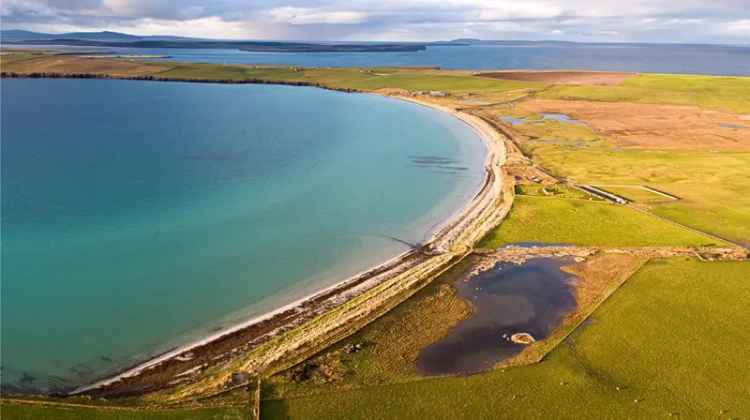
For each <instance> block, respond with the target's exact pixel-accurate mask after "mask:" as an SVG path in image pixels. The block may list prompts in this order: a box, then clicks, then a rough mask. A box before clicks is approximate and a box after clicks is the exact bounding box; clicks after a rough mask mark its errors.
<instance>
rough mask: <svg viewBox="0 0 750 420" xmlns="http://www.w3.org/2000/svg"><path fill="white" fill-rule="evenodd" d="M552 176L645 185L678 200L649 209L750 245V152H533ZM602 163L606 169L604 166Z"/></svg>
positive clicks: (552, 149) (594, 149) (553, 149)
mask: <svg viewBox="0 0 750 420" xmlns="http://www.w3.org/2000/svg"><path fill="white" fill-rule="evenodd" d="M534 156H535V158H536V159H537V160H538V161H539V162H540V163H541V164H542V165H543V166H544V167H545V168H548V169H549V170H550V171H552V172H553V173H555V174H558V175H565V176H567V177H568V178H572V179H575V180H576V181H578V182H583V183H588V184H594V185H597V184H646V185H650V186H653V187H655V188H658V189H660V190H663V191H666V192H669V193H671V194H674V195H676V196H678V197H681V198H682V200H680V201H676V202H665V203H662V204H657V205H654V206H653V207H652V211H653V212H654V213H656V214H659V215H661V216H665V217H668V218H669V219H672V220H675V221H678V222H680V223H683V224H685V225H687V226H691V227H695V228H698V229H701V230H705V231H707V232H710V233H713V234H717V235H720V236H723V237H726V238H729V239H733V240H736V241H741V242H746V243H750V195H748V194H747V193H746V192H747V191H748V188H750V171H748V170H747V168H750V153H747V152H706V151H659V150H616V149H612V148H609V147H591V148H588V149H586V150H585V152H584V153H578V152H577V151H576V150H572V149H566V148H563V147H555V146H549V147H545V148H537V149H536V150H535V152H534ZM603 162H606V165H604V164H602V163H603Z"/></svg>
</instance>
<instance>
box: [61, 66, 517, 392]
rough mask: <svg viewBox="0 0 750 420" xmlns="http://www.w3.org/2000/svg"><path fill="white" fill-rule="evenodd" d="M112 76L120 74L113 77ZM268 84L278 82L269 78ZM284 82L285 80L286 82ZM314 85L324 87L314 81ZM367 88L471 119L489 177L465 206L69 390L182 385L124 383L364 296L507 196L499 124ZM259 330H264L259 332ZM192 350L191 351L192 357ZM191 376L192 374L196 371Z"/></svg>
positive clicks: (438, 249) (265, 336)
mask: <svg viewBox="0 0 750 420" xmlns="http://www.w3.org/2000/svg"><path fill="white" fill-rule="evenodd" d="M112 79H115V78H114V77H113V78H112ZM131 80H132V79H131ZM152 80H153V79H152ZM169 81H184V80H169ZM208 82H210V81H208ZM264 84H273V83H269V82H265V83H264ZM279 84H281V85H284V83H279ZM308 86H310V85H308ZM312 87H319V86H314V85H313V86H312ZM323 88H325V87H323ZM334 90H337V89H334ZM348 92H351V91H348ZM361 93H370V94H374V95H378V96H381V97H387V98H391V99H395V100H402V101H406V102H410V103H413V104H416V105H420V106H424V107H428V108H431V109H433V110H437V111H440V112H444V113H448V114H449V115H451V116H453V117H454V118H457V119H459V120H460V121H461V122H463V123H465V124H467V125H468V126H469V127H470V128H471V129H472V131H473V132H474V133H475V134H476V135H477V137H479V139H480V141H482V142H483V144H484V148H485V160H484V167H485V174H484V179H483V181H482V182H481V183H480V184H479V185H478V187H477V191H476V193H475V194H474V195H473V196H472V198H471V199H470V200H469V201H468V202H466V203H465V204H464V205H463V206H461V207H459V208H458V209H457V210H456V211H455V212H453V214H451V215H450V216H449V217H447V218H446V219H444V220H443V221H441V222H440V223H438V224H436V225H435V227H434V229H433V230H432V232H431V235H430V237H429V239H428V240H427V241H425V242H424V243H423V247H422V249H416V250H414V249H413V250H408V251H405V252H402V253H400V254H398V255H396V256H394V257H392V258H390V259H388V260H386V261H384V262H382V263H379V264H377V265H375V266H373V267H370V268H368V269H365V270H363V271H361V272H359V273H357V274H355V275H353V276H350V277H347V278H345V279H343V280H342V281H340V282H337V283H335V284H332V285H330V286H326V287H324V288H323V289H321V290H317V291H315V292H313V293H310V294H308V295H306V296H303V297H302V298H299V299H296V300H294V301H292V302H290V303H288V304H285V305H282V306H280V307H278V308H276V309H273V310H270V311H267V312H265V313H263V314H260V315H258V316H255V317H252V318H250V319H247V320H245V321H242V322H239V323H236V324H234V325H231V326H229V327H226V328H224V329H222V330H220V331H217V332H215V333H213V334H209V335H208V336H205V337H203V338H200V339H197V340H194V341H191V342H189V343H187V344H184V345H181V346H178V347H176V348H172V349H170V350H167V351H165V352H163V353H160V354H157V355H155V356H153V357H151V358H148V359H146V360H144V361H142V362H139V363H137V364H134V365H131V366H130V367H126V368H123V369H121V370H120V371H118V372H116V373H114V374H110V375H108V376H105V377H103V378H102V379H99V380H96V381H94V382H92V383H89V384H85V385H82V386H79V387H77V388H76V389H74V390H73V391H71V392H69V393H68V394H67V395H77V394H86V393H92V394H97V393H104V394H110V392H107V390H108V388H114V389H112V391H114V394H119V395H127V394H143V393H146V392H149V391H153V390H157V389H163V388H167V387H170V386H173V385H176V383H173V381H170V382H168V383H166V384H164V383H162V384H160V386H159V385H157V386H154V385H153V384H151V386H150V387H148V388H149V389H143V390H141V391H135V392H133V391H132V390H131V391H129V390H127V388H128V386H127V384H123V382H126V381H128V380H132V379H137V378H139V377H143V376H148V374H147V373H148V372H152V371H158V370H159V369H161V368H167V369H169V368H171V370H175V369H174V366H165V365H168V364H170V365H175V364H178V365H184V368H183V373H184V372H189V371H191V370H195V369H198V370H200V368H201V367H202V366H203V365H202V364H197V361H196V363H192V364H190V363H184V362H188V361H190V360H193V359H199V360H200V359H201V358H200V357H197V358H196V357H194V355H193V354H194V353H206V354H207V355H210V356H212V357H211V359H212V360H215V359H216V358H217V357H218V358H220V359H223V358H224V357H223V356H224V355H225V354H226V352H225V353H223V354H222V353H220V354H219V355H218V356H215V355H214V353H215V352H214V351H212V349H211V348H212V347H213V346H216V347H219V346H220V345H222V344H223V342H225V341H229V342H231V341H244V340H247V341H245V343H244V345H240V347H238V348H243V350H244V351H248V350H250V349H248V348H247V347H251V348H252V349H254V348H257V347H259V346H260V345H262V344H263V343H265V342H267V341H269V340H271V339H272V338H274V337H275V336H278V335H281V334H283V333H284V332H286V331H289V330H291V329H293V328H295V327H298V326H300V325H303V324H304V323H305V322H307V321H310V320H312V319H314V318H315V317H316V316H319V315H322V314H323V313H326V312H328V311H329V310H331V309H333V308H335V307H337V306H340V305H342V304H344V303H346V302H348V301H350V300H351V299H353V298H354V297H356V296H359V295H361V294H363V293H365V292H367V291H368V290H371V289H372V288H374V287H375V286H377V285H378V284H381V283H383V282H384V281H386V280H387V279H388V278H390V277H393V276H398V275H400V274H403V273H406V272H408V271H409V270H410V269H412V268H414V267H417V266H418V265H420V264H422V263H424V262H426V261H428V260H429V259H430V258H431V256H432V255H439V254H440V253H445V252H449V250H450V248H451V246H452V244H454V243H455V242H457V241H458V240H459V239H460V238H461V237H462V236H465V234H466V232H465V230H466V228H467V227H468V224H470V223H471V222H472V221H473V220H474V219H475V218H476V217H477V216H478V213H481V211H482V210H483V209H484V208H486V207H487V204H489V203H491V202H493V201H494V200H493V199H494V198H497V197H498V196H500V195H502V182H501V178H500V177H499V176H497V174H494V172H493V171H494V170H495V165H494V163H495V162H496V161H497V160H498V159H501V160H504V158H505V148H504V144H503V137H502V135H501V134H500V133H498V132H497V131H496V130H495V129H494V128H492V127H491V126H490V125H489V124H487V123H486V122H484V121H483V120H481V118H479V117H476V116H473V115H470V114H467V113H464V112H461V111H457V110H454V109H451V108H448V107H446V106H443V105H439V104H434V103H430V102H426V101H422V100H419V99H415V98H411V97H403V96H394V95H388V94H383V93H378V92H361ZM498 185H499V188H493V187H498ZM488 197H489V199H490V200H489V203H488V202H487V198H488ZM482 204H484V205H482ZM470 236H471V235H470ZM474 236H476V235H474ZM480 237H481V235H480ZM253 330H261V331H255V332H253ZM247 336H249V337H247ZM235 350H236V348H235V349H232V350H231V352H230V353H234V352H235ZM186 355H189V357H188V356H186ZM221 361H222V360H220V362H221ZM175 362H177V363H175ZM220 362H219V363H220ZM144 373H146V374H144ZM180 375H182V373H178V374H176V375H174V376H175V377H180ZM185 376H186V377H189V376H190V375H185ZM179 382H181V380H178V381H177V383H179ZM118 385H124V386H123V387H124V388H126V389H124V390H123V389H120V390H118V389H117V387H118Z"/></svg>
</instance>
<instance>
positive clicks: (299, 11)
mask: <svg viewBox="0 0 750 420" xmlns="http://www.w3.org/2000/svg"><path fill="white" fill-rule="evenodd" d="M266 13H267V14H268V15H269V16H270V17H271V18H272V19H273V21H274V22H277V23H288V24H290V25H310V24H338V25H351V24H357V23H364V22H365V21H366V20H367V14H366V13H362V12H354V11H347V10H340V11H323V10H317V9H311V8H306V7H291V6H286V7H277V8H275V9H271V10H268V11H267V12H266Z"/></svg>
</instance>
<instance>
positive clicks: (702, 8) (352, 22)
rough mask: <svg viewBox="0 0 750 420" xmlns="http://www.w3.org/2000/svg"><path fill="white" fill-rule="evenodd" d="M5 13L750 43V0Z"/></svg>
mask: <svg viewBox="0 0 750 420" xmlns="http://www.w3.org/2000/svg"><path fill="white" fill-rule="evenodd" d="M0 16H1V17H0V22H1V23H2V27H3V29H28V30H36V31H45V32H68V31H82V30H83V31H98V30H113V31H121V32H128V33H133V34H141V35H146V34H150V35H182V36H196V37H212V38H234V39H286V40H291V39H294V40H363V41H364V40H372V41H375V40H377V41H397V40H404V41H431V40H443V39H453V38H466V37H470V38H482V39H558V40H571V41H615V42H621V41H646V42H701V43H733V44H734V43H741V44H750V0H528V1H527V0H307V1H303V0H210V1H197V0H2V1H0Z"/></svg>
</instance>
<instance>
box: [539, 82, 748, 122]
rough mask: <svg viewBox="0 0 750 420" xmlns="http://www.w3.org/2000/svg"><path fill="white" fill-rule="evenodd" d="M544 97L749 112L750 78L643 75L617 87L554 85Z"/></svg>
mask: <svg viewBox="0 0 750 420" xmlns="http://www.w3.org/2000/svg"><path fill="white" fill-rule="evenodd" d="M539 97H540V98H546V99H564V100H588V101H603V102H633V103H646V104H671V105H694V106H700V107H703V108H708V109H716V110H719V111H726V112H735V113H740V114H742V113H750V78H748V77H718V76H697V75H675V74H642V75H638V76H635V77H631V78H628V79H626V80H625V81H624V82H623V83H622V84H621V85H618V86H592V85H589V86H583V85H567V86H566V85H557V86H554V87H552V88H550V89H548V90H546V91H544V92H542V93H541V94H540V95H539Z"/></svg>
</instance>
